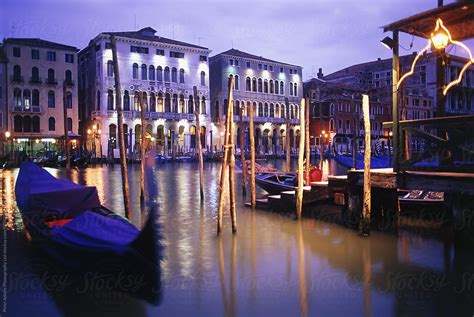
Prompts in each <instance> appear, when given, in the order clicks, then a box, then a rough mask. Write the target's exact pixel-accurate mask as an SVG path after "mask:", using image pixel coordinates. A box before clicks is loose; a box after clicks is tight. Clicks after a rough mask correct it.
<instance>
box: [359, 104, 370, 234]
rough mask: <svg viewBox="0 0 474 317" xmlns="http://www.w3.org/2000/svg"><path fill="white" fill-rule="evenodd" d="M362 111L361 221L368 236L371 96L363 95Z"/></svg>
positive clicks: (361, 226)
mask: <svg viewBox="0 0 474 317" xmlns="http://www.w3.org/2000/svg"><path fill="white" fill-rule="evenodd" d="M362 113H363V116H364V130H365V131H364V132H365V134H364V135H365V146H364V196H363V202H362V219H361V222H360V233H361V235H364V236H368V235H369V234H370V207H371V206H370V199H371V189H370V154H371V153H370V109H369V96H368V95H362Z"/></svg>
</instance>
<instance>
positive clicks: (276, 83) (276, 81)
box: [275, 80, 279, 95]
mask: <svg viewBox="0 0 474 317" xmlns="http://www.w3.org/2000/svg"><path fill="white" fill-rule="evenodd" d="M278 85H279V83H278V80H275V94H277V95H278V94H279V92H278V88H279V87H278Z"/></svg>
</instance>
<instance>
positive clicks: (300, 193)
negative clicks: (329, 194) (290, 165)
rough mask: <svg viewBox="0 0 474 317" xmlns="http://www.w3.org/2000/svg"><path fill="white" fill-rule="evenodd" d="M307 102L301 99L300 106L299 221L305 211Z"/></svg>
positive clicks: (297, 201) (297, 198) (297, 213)
mask: <svg viewBox="0 0 474 317" xmlns="http://www.w3.org/2000/svg"><path fill="white" fill-rule="evenodd" d="M304 101H305V100H304V99H303V98H301V105H300V144H299V151H298V191H297V196H296V216H297V217H298V219H300V218H301V212H302V211H303V182H304V180H303V168H304V166H303V155H304V139H305V132H304V131H302V130H303V128H304V126H305V121H304V117H305V102H304Z"/></svg>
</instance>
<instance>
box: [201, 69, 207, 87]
mask: <svg viewBox="0 0 474 317" xmlns="http://www.w3.org/2000/svg"><path fill="white" fill-rule="evenodd" d="M201 86H206V73H205V72H204V71H202V72H201Z"/></svg>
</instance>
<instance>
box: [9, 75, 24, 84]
mask: <svg viewBox="0 0 474 317" xmlns="http://www.w3.org/2000/svg"><path fill="white" fill-rule="evenodd" d="M10 79H11V81H12V83H22V82H23V81H24V79H23V76H19V75H12V76H11V77H10Z"/></svg>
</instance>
